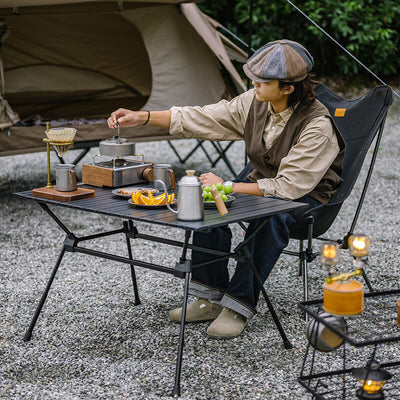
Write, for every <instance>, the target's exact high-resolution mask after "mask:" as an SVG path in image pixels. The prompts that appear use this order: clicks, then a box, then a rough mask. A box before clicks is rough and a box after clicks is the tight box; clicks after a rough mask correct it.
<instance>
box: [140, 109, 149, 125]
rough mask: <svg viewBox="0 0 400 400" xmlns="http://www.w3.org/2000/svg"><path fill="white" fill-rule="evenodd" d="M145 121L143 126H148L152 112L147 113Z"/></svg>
mask: <svg viewBox="0 0 400 400" xmlns="http://www.w3.org/2000/svg"><path fill="white" fill-rule="evenodd" d="M145 113H146V114H145V117H144V118H145V119H144V123H143V124H142V125H143V126H146V125H147V124H148V123H149V121H150V111H145Z"/></svg>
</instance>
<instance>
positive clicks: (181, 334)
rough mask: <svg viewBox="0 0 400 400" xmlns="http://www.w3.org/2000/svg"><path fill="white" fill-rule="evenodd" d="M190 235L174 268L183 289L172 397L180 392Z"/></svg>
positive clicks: (189, 266) (188, 278) (189, 234)
mask: <svg viewBox="0 0 400 400" xmlns="http://www.w3.org/2000/svg"><path fill="white" fill-rule="evenodd" d="M190 236H191V232H190V231H186V232H185V242H184V244H183V249H182V255H181V257H180V260H179V263H177V265H176V267H175V268H178V269H180V271H181V272H183V273H184V278H185V286H184V290H183V300H182V315H181V325H180V329H179V345H178V354H177V357H176V370H175V384H174V390H173V392H172V395H173V396H174V397H179V396H180V394H181V370H182V355H183V344H184V338H185V324H186V308H187V300H188V295H189V282H190V274H191V272H192V263H191V261H188V260H186V253H187V250H188V244H189V239H190Z"/></svg>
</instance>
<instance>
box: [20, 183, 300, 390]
mask: <svg viewBox="0 0 400 400" xmlns="http://www.w3.org/2000/svg"><path fill="white" fill-rule="evenodd" d="M17 195H18V196H21V197H24V198H28V199H31V200H35V201H36V202H37V203H38V204H39V205H40V207H41V208H42V209H43V210H44V211H45V212H46V213H47V214H48V215H49V216H50V217H51V218H52V219H53V220H54V221H55V222H56V224H57V225H58V226H59V227H60V228H61V229H62V230H63V231H64V232H65V234H66V237H65V240H64V243H63V246H62V249H61V251H60V254H59V256H58V258H57V261H56V264H55V266H54V268H53V270H52V273H51V275H50V278H49V280H48V282H47V285H46V288H45V290H44V292H43V294H42V296H41V299H40V301H39V304H38V305H37V308H36V311H35V313H34V316H33V318H32V321H31V323H30V325H29V328H28V330H27V331H26V333H25V336H24V340H25V341H29V340H30V339H31V337H32V331H33V329H34V327H35V324H36V321H37V319H38V317H39V315H40V313H41V311H42V308H43V305H44V303H45V301H46V298H47V295H48V293H49V290H50V288H51V285H52V283H53V281H54V278H55V276H56V273H57V270H58V268H59V266H60V264H61V261H62V259H63V257H64V255H65V253H66V252H76V253H82V254H87V255H91V256H95V257H100V258H104V259H108V260H113V261H117V262H119V263H125V264H129V265H130V268H131V277H132V284H133V290H134V294H135V305H138V304H140V299H139V293H138V287H137V282H136V274H135V269H134V266H138V267H143V268H148V269H152V270H156V271H160V272H165V273H169V274H172V275H174V276H177V277H180V278H183V279H184V280H185V284H184V293H183V300H182V319H181V324H180V333H179V345H178V354H177V360H176V371H175V383H174V388H173V395H174V396H175V397H178V396H179V395H180V376H181V368H182V355H183V345H184V330H185V317H186V309H187V300H188V290H189V281H190V275H191V272H192V270H193V269H194V268H198V267H201V266H204V265H207V264H210V263H213V262H215V261H220V260H224V259H228V258H234V259H245V260H247V263H248V265H249V266H250V267H251V268H252V270H253V273H254V276H255V278H256V280H257V281H258V283H259V285H260V287H261V291H262V294H263V296H264V298H265V300H266V302H267V306H268V309H269V311H270V313H271V315H272V318H273V320H274V323H275V325H276V327H277V329H278V331H279V333H280V335H281V337H282V339H283V344H284V347H285V348H286V349H290V348H291V347H292V345H291V343H290V341H289V340H288V338H287V336H286V334H285V331H284V329H283V327H282V325H281V323H280V321H279V318H278V316H277V314H276V312H275V310H274V307H273V305H272V302H271V300H270V299H269V296H268V294H267V292H266V290H265V288H264V286H263V284H262V281H261V278H260V276H259V274H258V272H257V270H256V267H255V265H254V263H253V260H252V258H251V255H250V252H249V250H248V248H247V243H248V242H249V241H250V240H251V239H252V238H253V236H254V235H256V234H257V232H258V231H259V230H260V229H261V228H262V227H263V226H264V224H265V223H266V222H267V221H268V219H269V217H270V216H272V215H274V214H276V213H278V212H285V211H291V210H294V209H296V208H299V207H302V206H304V204H302V203H296V202H288V201H284V200H278V199H264V198H260V197H256V196H246V195H241V196H240V195H239V198H238V199H236V201H237V203H238V204H237V206H238V210H237V212H234V211H233V212H232V213H230V214H229V213H228V214H227V215H229V216H223V217H221V216H219V214H218V212H217V211H216V210H206V217H205V220H204V221H194V222H187V221H178V220H177V219H176V216H174V215H172V213H170V212H169V213H168V211H165V210H162V211H159V210H152V211H151V212H147V210H144V211H143V209H142V210H139V211H136V212H135V210H132V208H129V206H128V205H127V204H125V203H127V201H124V202H123V204H122V203H121V199H115V198H113V197H112V195H111V190H108V189H101V188H96V197H95V198H92V199H82V200H76V201H74V202H60V201H55V200H47V199H40V198H37V197H33V196H32V194H31V192H30V191H28V192H22V193H17ZM48 204H57V205H63V206H67V207H70V208H75V209H81V210H86V211H91V212H98V213H101V214H107V215H114V216H119V217H125V219H127V220H125V221H124V222H123V224H122V228H120V229H116V230H112V231H107V232H101V233H95V234H92V235H88V236H83V237H78V236H76V235H75V234H74V233H73V232H72V231H71V230H70V229H68V227H67V226H66V225H65V224H64V223H63V222H62V221H61V219H60V218H59V217H58V216H57V215H56V214H55V213H54V212H53V211H52V210H51V209H50V208H49V206H48ZM96 205H97V206H96ZM250 205H251V206H252V207H251V206H250ZM108 208H109V209H110V211H109V212H107V211H106V210H107V209H108ZM249 209H250V210H251V211H249ZM157 216H158V217H159V218H158V219H157ZM256 217H257V218H263V219H264V220H263V221H262V222H261V223H260V224H259V225H258V227H257V228H256V229H255V230H254V231H253V232H252V233H251V234H250V235H248V237H247V238H246V239H245V240H244V241H242V242H241V243H240V244H239V245H238V246H236V248H235V249H234V250H233V251H231V252H228V253H227V252H222V251H217V250H212V249H208V248H204V247H199V246H194V245H192V244H191V243H189V241H190V237H191V234H192V231H195V230H202V231H207V230H209V229H212V228H213V227H216V226H221V225H226V224H227V223H234V222H240V221H241V220H243V219H244V218H246V219H253V218H256ZM133 220H139V221H142V222H153V223H158V224H160V225H166V226H174V227H178V228H179V227H180V228H182V229H184V231H185V238H184V241H183V242H180V241H176V240H172V239H167V238H163V237H157V236H151V235H147V234H142V233H139V231H138V229H137V228H136V226H135V225H134V223H133ZM199 228H201V229H199ZM116 234H123V235H124V236H125V239H126V245H127V249H128V257H122V256H118V255H114V254H110V253H106V252H102V251H98V250H94V249H89V248H86V247H80V246H79V244H80V243H81V242H84V241H85V242H87V241H90V240H93V239H98V238H101V237H106V236H112V235H116ZM131 239H144V240H148V241H152V242H157V243H163V244H167V245H170V246H175V247H180V248H181V249H182V252H181V255H180V258H179V261H178V262H177V263H176V264H175V267H173V268H171V267H166V266H163V265H158V264H153V263H149V262H146V261H142V260H138V259H134V258H133V255H132V248H131V242H130V241H131ZM188 249H192V250H199V251H202V252H207V253H209V254H213V255H214V256H215V257H214V258H213V259H212V260H209V261H203V262H198V263H194V262H192V261H191V260H190V259H187V251H188Z"/></svg>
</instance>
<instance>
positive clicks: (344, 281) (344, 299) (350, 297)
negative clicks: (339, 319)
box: [321, 235, 371, 316]
mask: <svg viewBox="0 0 400 400" xmlns="http://www.w3.org/2000/svg"><path fill="white" fill-rule="evenodd" d="M370 243H371V242H370V239H369V237H368V236H366V235H351V236H350V237H349V249H350V254H351V255H352V256H353V257H354V267H355V270H354V272H350V273H344V274H341V275H337V276H333V277H332V276H328V277H327V278H326V280H325V285H324V303H323V306H324V310H325V311H326V312H328V313H330V314H333V315H342V316H346V315H356V314H359V313H361V312H362V310H363V308H364V288H363V285H362V283H360V282H358V281H354V280H350V278H351V277H353V276H358V275H362V273H363V263H364V262H363V260H362V257H365V256H367V255H368V251H369V246H370ZM328 250H329V249H327V250H326V253H327V255H331V257H332V256H333V249H332V250H329V251H328ZM331 253H332V254H331ZM325 258H327V259H328V260H329V258H328V257H325ZM321 259H322V256H321ZM325 263H327V262H326V261H325Z"/></svg>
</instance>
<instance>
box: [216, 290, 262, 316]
mask: <svg viewBox="0 0 400 400" xmlns="http://www.w3.org/2000/svg"><path fill="white" fill-rule="evenodd" d="M219 304H220V305H221V306H222V307H226V308H230V309H231V310H233V311H236V312H237V313H239V314H241V315H243V316H244V317H246V318H247V319H252V318H253V317H254V316H255V315H256V313H257V311H256V310H253V309H252V308H250V307H248V306H246V305H245V304H243V303H241V302H240V301H239V300H236V299H235V298H234V297H231V296H229V295H227V294H225V295H224V297H223V298H222V300H221V301H220V302H219Z"/></svg>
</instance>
